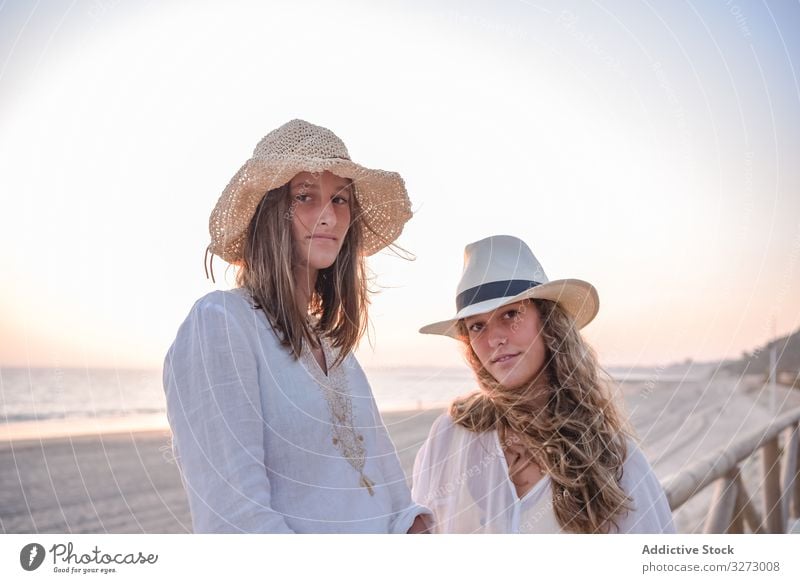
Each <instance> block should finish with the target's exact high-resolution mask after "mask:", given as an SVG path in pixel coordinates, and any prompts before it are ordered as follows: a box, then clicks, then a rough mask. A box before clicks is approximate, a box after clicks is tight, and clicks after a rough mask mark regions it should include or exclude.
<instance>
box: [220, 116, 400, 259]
mask: <svg viewBox="0 0 800 583" xmlns="http://www.w3.org/2000/svg"><path fill="white" fill-rule="evenodd" d="M325 170H328V171H329V172H332V173H333V174H336V175H337V176H340V177H342V178H350V179H351V180H352V181H353V183H354V185H355V196H356V199H357V200H358V203H359V205H360V207H361V218H362V220H363V224H364V236H363V241H364V253H365V254H366V255H372V254H374V253H376V252H378V251H380V250H381V249H383V248H384V247H386V246H387V245H390V244H391V243H393V242H394V241H395V240H396V239H397V237H399V236H400V233H402V231H403V225H405V223H406V221H408V219H410V218H411V215H412V213H411V202H410V201H409V198H408V193H407V192H406V186H405V182H404V181H403V179H402V178H401V177H400V175H399V174H398V173H396V172H389V171H386V170H373V169H370V168H365V167H364V166H361V165H359V164H356V163H355V162H353V161H352V160H350V154H349V153H348V151H347V148H346V147H345V145H344V142H342V140H341V139H339V137H338V136H336V134H334V133H333V132H332V131H330V130H329V129H326V128H323V127H320V126H317V125H314V124H311V123H308V122H307V121H303V120H301V119H293V120H292V121H290V122H288V123H285V124H284V125H282V126H281V127H279V128H277V129H275V130H273V131H271V132H270V133H268V134H267V135H266V136H264V138H262V140H261V141H260V142H259V143H258V145H257V146H256V147H255V150H253V155H252V157H251V158H250V159H249V160H248V161H247V162H245V163H244V165H242V167H241V168H240V169H239V171H238V172H237V173H236V174H235V175H234V177H233V178H232V179H231V181H230V183H228V186H226V187H225V190H224V191H223V192H222V195H221V196H220V198H219V200H218V201H217V204H216V206H215V207H214V210H213V212H212V213H211V218H210V219H209V223H208V229H209V233H210V235H211V244H210V245H209V247H208V251H210V252H211V253H213V254H215V255H217V256H219V257H221V258H222V259H224V260H225V261H227V262H228V263H236V262H239V261H240V260H241V259H242V253H243V251H244V239H245V235H246V233H247V227H248V225H249V224H250V221H251V220H252V218H253V214H254V213H255V210H256V207H257V206H258V204H259V202H261V199H262V198H263V197H264V196H265V195H266V194H267V192H268V191H270V190H272V189H275V188H279V187H281V186H283V185H284V184H286V183H288V182H289V181H290V180H291V179H292V178H294V177H295V176H297V174H299V173H300V172H312V173H316V172H320V173H321V172H324V171H325Z"/></svg>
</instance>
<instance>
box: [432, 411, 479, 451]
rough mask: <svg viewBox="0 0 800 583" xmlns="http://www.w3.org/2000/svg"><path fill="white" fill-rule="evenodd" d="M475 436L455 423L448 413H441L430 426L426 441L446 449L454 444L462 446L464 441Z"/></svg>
mask: <svg viewBox="0 0 800 583" xmlns="http://www.w3.org/2000/svg"><path fill="white" fill-rule="evenodd" d="M474 437H475V434H474V433H473V432H471V431H469V430H468V429H467V428H466V427H464V426H463V425H460V424H458V423H456V422H455V421H454V420H453V417H452V416H451V415H450V413H449V411H445V412H443V413H442V414H441V415H439V416H438V417H437V418H436V419H435V420H434V421H433V423H432V424H431V429H430V431H429V432H428V441H430V442H431V443H433V444H436V445H437V446H438V447H447V446H449V445H452V444H454V443H458V444H463V442H465V441H466V440H471V439H473V438H474Z"/></svg>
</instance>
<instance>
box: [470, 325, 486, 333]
mask: <svg viewBox="0 0 800 583" xmlns="http://www.w3.org/2000/svg"><path fill="white" fill-rule="evenodd" d="M481 328H483V324H472V325H471V326H469V328H468V330H469V331H470V332H475V333H478V332H480V331H481Z"/></svg>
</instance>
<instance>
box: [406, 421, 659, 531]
mask: <svg viewBox="0 0 800 583" xmlns="http://www.w3.org/2000/svg"><path fill="white" fill-rule="evenodd" d="M550 482H551V481H550V478H549V477H547V476H544V477H543V478H542V479H540V480H539V481H538V482H537V483H536V484H534V486H533V488H531V490H530V491H529V492H528V493H526V494H525V495H524V496H523V497H522V498H521V499H520V498H519V497H518V496H517V492H516V488H515V487H514V484H513V483H512V482H511V479H510V478H509V476H508V465H507V462H506V458H505V454H504V453H503V449H502V447H501V445H500V439H499V438H498V434H497V431H488V432H484V433H475V432H473V431H469V430H468V429H466V428H465V427H463V426H461V425H457V424H455V423H454V422H453V420H452V418H451V417H450V416H449V415H448V414H447V413H445V414H443V415H441V416H440V417H438V418H437V419H436V421H434V423H433V426H432V427H431V431H430V435H429V436H428V439H427V441H426V442H425V443H424V444H423V446H422V449H420V451H419V452H418V453H417V458H416V460H415V463H414V475H413V486H412V489H411V492H412V494H411V495H412V497H413V498H414V500H415V501H416V502H417V503H419V504H424V505H425V506H427V507H428V508H430V509H431V510H432V511H433V514H434V521H435V525H434V527H433V532H436V533H559V532H561V528H560V526H559V524H558V521H557V520H556V515H555V512H554V511H553V494H552V489H551V483H550ZM621 486H622V488H623V490H624V491H625V492H626V493H627V494H628V495H629V496H631V498H632V500H633V506H634V509H633V510H632V511H630V512H628V513H627V514H626V515H625V516H624V517H622V518H619V519H617V522H618V524H619V531H620V532H636V533H674V532H675V527H674V526H673V523H672V513H671V512H670V509H669V504H668V503H667V499H666V496H665V495H664V491H663V489H662V487H661V484H660V483H659V481H658V479H657V478H656V476H655V474H654V473H653V471H652V469H651V467H650V464H649V463H648V462H647V460H646V459H645V457H644V455H643V454H642V452H641V451H640V450H639V448H638V447H637V446H636V444H635V443H634V442H633V441H631V440H630V439H629V440H628V458H627V460H626V461H625V464H624V466H623V476H622V480H621Z"/></svg>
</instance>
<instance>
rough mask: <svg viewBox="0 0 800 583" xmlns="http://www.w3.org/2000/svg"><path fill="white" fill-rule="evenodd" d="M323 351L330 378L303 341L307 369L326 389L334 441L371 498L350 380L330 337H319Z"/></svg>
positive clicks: (303, 355) (304, 362)
mask: <svg viewBox="0 0 800 583" xmlns="http://www.w3.org/2000/svg"><path fill="white" fill-rule="evenodd" d="M318 340H319V345H320V348H322V353H323V355H324V357H325V365H326V366H327V368H328V376H325V375H324V373H323V372H322V368H321V367H320V365H319V363H318V362H317V360H316V358H315V357H314V354H313V353H312V352H311V348H310V347H309V346H308V343H307V342H303V349H302V351H301V355H300V358H301V360H302V362H303V365H304V366H305V368H306V370H308V371H309V372H310V373H311V376H312V377H313V378H314V381H315V382H316V383H317V385H319V387H320V388H321V389H322V394H323V396H324V397H325V401H326V402H327V404H328V413H329V415H330V419H331V431H332V436H331V441H332V443H333V445H334V446H335V447H336V448H337V449H338V450H339V452H340V453H341V454H342V457H344V458H345V459H346V460H347V461H348V462H349V463H350V465H351V466H352V467H353V469H354V470H355V471H357V472H358V474H359V476H360V478H361V479H360V480H359V485H360V486H362V487H364V488H366V489H367V491H368V492H369V494H370V496H374V495H375V491H374V489H373V486H374V485H375V482H373V481H372V480H371V479H370V478H368V477H367V476H366V474H364V465H365V464H366V458H367V453H366V452H367V450H366V447H365V446H364V436H363V435H361V434H360V433H358V432H357V431H356V430H355V428H354V427H353V401H352V398H351V397H350V393H349V391H348V390H347V377H346V376H345V371H344V368H343V367H342V363H339V364H337V365H336V366H334V365H333V363H334V362H336V358H335V356H338V354H337V355H334V354H333V349H332V347H330V346H329V345H328V341H327V338H324V337H322V336H318Z"/></svg>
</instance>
